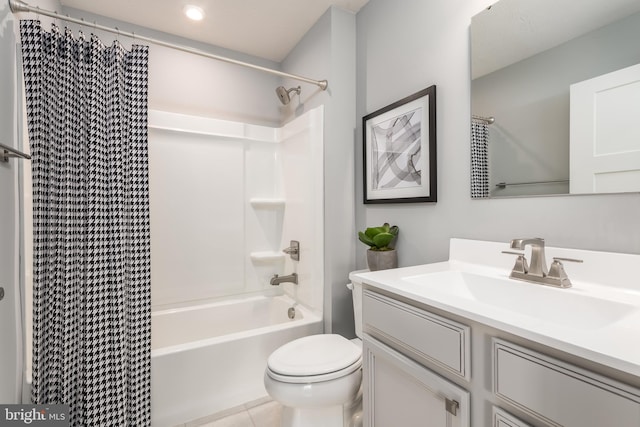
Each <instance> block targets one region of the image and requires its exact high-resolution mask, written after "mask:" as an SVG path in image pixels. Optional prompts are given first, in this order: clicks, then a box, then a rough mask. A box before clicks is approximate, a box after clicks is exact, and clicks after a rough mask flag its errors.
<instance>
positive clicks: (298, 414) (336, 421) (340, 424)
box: [280, 393, 362, 427]
mask: <svg viewBox="0 0 640 427" xmlns="http://www.w3.org/2000/svg"><path fill="white" fill-rule="evenodd" d="M280 427H362V393H359V394H358V398H357V399H356V400H355V401H354V402H351V403H350V404H349V405H336V406H329V407H326V406H325V407H316V408H314V407H306V408H291V407H288V406H283V407H282V418H281V421H280Z"/></svg>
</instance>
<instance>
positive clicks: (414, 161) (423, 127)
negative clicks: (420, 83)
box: [362, 85, 437, 204]
mask: <svg viewBox="0 0 640 427" xmlns="http://www.w3.org/2000/svg"><path fill="white" fill-rule="evenodd" d="M362 134H363V157H364V158H363V178H364V203H365V204H371V203H420V202H432V203H435V202H437V169H436V165H437V162H436V87H435V85H433V86H429V87H428V88H426V89H423V90H421V91H420V92H417V93H414V94H413V95H410V96H407V97H406V98H403V99H401V100H399V101H396V102H394V103H393V104H390V105H387V106H386V107H384V108H381V109H379V110H377V111H374V112H373V113H371V114H368V115H366V116H364V117H363V118H362Z"/></svg>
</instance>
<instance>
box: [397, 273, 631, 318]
mask: <svg viewBox="0 0 640 427" xmlns="http://www.w3.org/2000/svg"><path fill="white" fill-rule="evenodd" d="M402 281H403V282H405V283H408V284H410V285H417V286H418V287H417V288H416V291H418V290H419V292H420V293H422V294H424V295H431V294H433V296H434V297H437V296H438V295H440V296H444V297H447V296H449V297H453V298H461V299H464V300H468V301H473V302H477V303H480V304H483V305H485V306H491V307H494V308H496V309H500V310H507V311H511V312H513V313H515V314H518V315H525V316H530V317H532V318H535V319H538V320H540V321H547V322H551V323H554V324H557V325H565V326H571V327H573V328H578V329H594V328H601V327H604V326H607V325H609V324H612V323H615V322H616V321H618V320H620V319H622V318H624V317H625V316H628V315H629V314H631V313H632V312H634V311H636V310H637V307H636V306H634V305H630V304H624V303H621V302H616V301H609V300H604V299H601V298H596V297H593V296H589V295H584V294H580V293H578V292H576V291H575V290H573V289H556V288H551V287H548V286H544V285H539V284H535V283H527V282H521V281H517V280H512V279H509V278H508V277H493V276H485V275H481V274H475V273H469V272H466V271H458V270H448V271H442V272H434V273H428V274H420V275H415V276H406V277H403V278H402ZM426 292H429V294H426Z"/></svg>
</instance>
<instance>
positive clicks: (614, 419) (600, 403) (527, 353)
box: [492, 339, 640, 427]
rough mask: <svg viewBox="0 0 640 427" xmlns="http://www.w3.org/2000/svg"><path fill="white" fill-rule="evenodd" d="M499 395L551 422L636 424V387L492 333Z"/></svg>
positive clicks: (639, 411)
mask: <svg viewBox="0 0 640 427" xmlns="http://www.w3.org/2000/svg"><path fill="white" fill-rule="evenodd" d="M492 347H493V389H494V392H495V394H496V396H498V397H499V398H501V399H502V400H504V401H506V402H508V403H510V404H512V405H513V406H515V407H517V408H519V409H521V410H522V411H524V412H526V413H529V414H530V415H531V416H533V417H535V418H537V419H539V420H540V421H542V422H544V423H546V424H548V425H552V426H564V427H601V426H615V427H638V426H639V425H640V390H638V389H636V388H633V387H630V386H627V385H626V384H622V383H620V382H618V381H615V380H613V379H611V378H607V377H604V376H602V375H598V374H596V373H593V372H590V371H587V370H585V369H581V368H580V367H578V366H575V365H573V364H570V363H566V362H563V361H560V360H558V359H555V358H552V357H549V356H546V355H544V354H542V353H539V352H537V351H533V350H530V349H528V348H526V347H522V346H518V345H515V344H513V343H510V342H508V341H504V340H499V339H494V340H493V343H492Z"/></svg>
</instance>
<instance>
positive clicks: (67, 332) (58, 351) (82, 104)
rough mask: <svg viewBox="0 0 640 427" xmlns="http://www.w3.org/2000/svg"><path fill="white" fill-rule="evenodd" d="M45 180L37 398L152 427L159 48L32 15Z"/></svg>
mask: <svg viewBox="0 0 640 427" xmlns="http://www.w3.org/2000/svg"><path fill="white" fill-rule="evenodd" d="M20 30H21V44H22V53H23V72H24V79H25V93H26V102H27V122H28V123H27V124H28V130H29V142H30V147H31V154H32V156H33V160H32V171H33V172H32V176H33V211H34V212H33V228H34V229H33V233H34V249H33V251H34V253H33V258H34V262H33V276H34V279H33V280H34V284H33V286H34V289H33V299H34V304H33V323H34V326H33V384H32V393H31V395H32V400H33V403H36V404H54V403H61V404H68V405H70V413H71V416H70V418H71V425H72V426H146V425H150V377H151V375H150V368H151V290H150V249H149V248H150V226H149V188H148V155H147V62H148V48H147V47H146V46H133V47H132V49H131V51H130V52H128V51H126V50H125V49H124V48H123V47H122V46H121V45H120V44H119V43H118V42H117V41H116V42H114V44H113V45H112V46H105V45H103V44H102V42H101V41H100V40H99V39H98V38H97V37H96V36H93V35H92V36H91V39H90V40H85V38H84V36H83V35H82V34H80V35H79V36H78V38H75V37H74V36H73V35H72V34H71V32H70V31H69V30H68V29H67V30H65V31H64V34H63V33H61V31H60V30H58V28H57V27H55V26H54V27H53V29H52V31H51V32H46V31H43V30H42V29H41V27H40V23H39V22H38V21H21V23H20Z"/></svg>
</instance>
